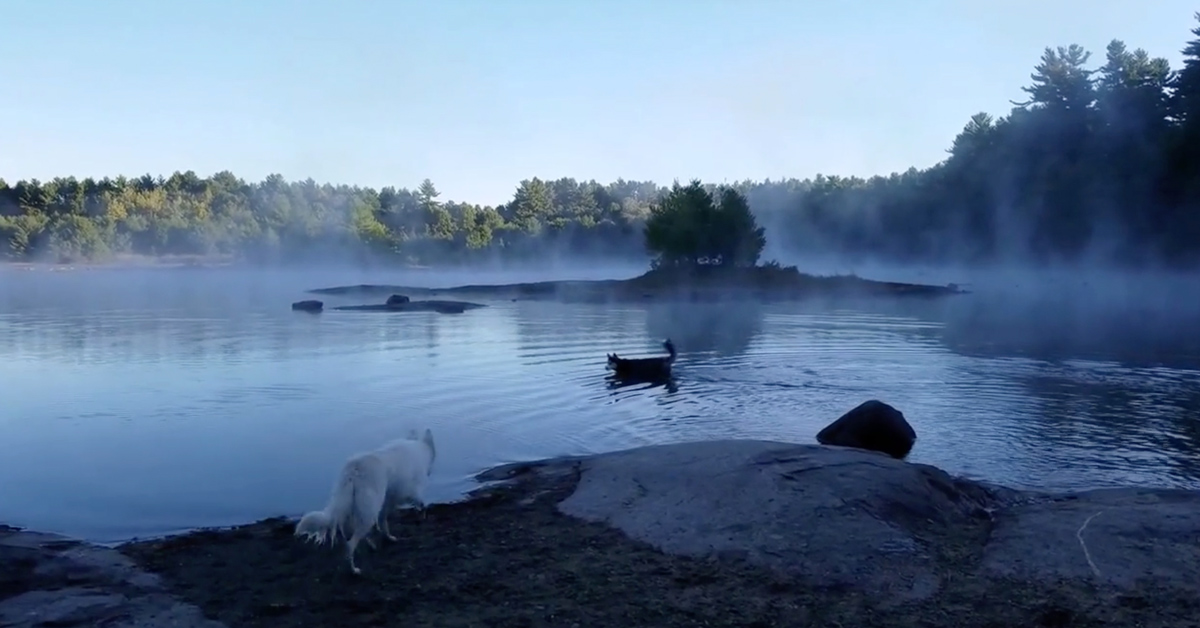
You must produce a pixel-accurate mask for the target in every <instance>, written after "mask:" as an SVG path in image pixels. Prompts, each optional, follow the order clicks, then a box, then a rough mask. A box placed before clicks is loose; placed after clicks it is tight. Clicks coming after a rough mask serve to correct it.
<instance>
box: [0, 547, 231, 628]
mask: <svg viewBox="0 0 1200 628" xmlns="http://www.w3.org/2000/svg"><path fill="white" fill-rule="evenodd" d="M0 626H4V628H35V627H41V626H82V627H86V626H96V627H99V626H108V627H116V626H120V627H122V628H152V627H159V626H173V627H176V628H222V627H223V624H221V623H219V622H215V621H211V620H208V619H205V618H204V616H203V614H202V613H201V612H200V610H199V609H197V608H196V607H195V606H192V605H189V604H185V603H183V602H181V601H179V600H178V599H176V598H175V597H173V596H171V595H170V594H168V593H167V592H166V590H165V589H164V588H163V586H162V584H161V583H160V581H159V579H158V577H157V576H154V575H152V574H149V573H146V572H145V571H142V570H141V569H139V568H138V567H137V566H136V565H135V564H134V563H133V561H131V560H129V559H128V558H126V557H125V556H123V555H122V554H120V553H119V552H117V551H116V550H114V549H108V548H104V547H99V546H95V545H89V544H87V543H83V542H80V541H74V540H71V539H67V538H64V537H60V536H56V535H52V534H42V533H37V532H27V531H23V530H19V529H17V528H11V527H7V526H0Z"/></svg>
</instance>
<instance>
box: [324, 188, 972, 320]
mask: <svg viewBox="0 0 1200 628" xmlns="http://www.w3.org/2000/svg"><path fill="white" fill-rule="evenodd" d="M644 235H645V243H646V249H647V250H648V251H650V252H651V253H653V254H654V255H655V257H654V260H653V262H652V267H651V269H650V270H649V271H648V272H646V273H644V274H642V275H639V276H637V277H633V278H631V279H611V280H598V281H541V282H533V283H517V284H500V285H482V284H480V285H465V286H455V287H451V288H419V287H414V286H395V285H374V284H359V285H353V286H335V287H329V288H316V289H313V290H309V292H310V293H313V294H322V295H340V296H350V295H354V296H382V295H385V294H395V293H405V294H419V295H428V296H434V295H453V296H465V295H472V296H477V297H487V298H493V299H524V300H530V299H555V300H562V301H583V302H604V301H630V300H647V299H687V300H694V301H704V300H717V299H723V298H735V299H747V298H757V299H763V300H766V299H801V298H811V297H862V296H866V297H878V296H887V297H899V296H904V297H943V296H950V295H955V294H962V293H964V292H965V291H964V290H962V289H961V288H959V287H958V286H956V285H954V284H950V285H946V286H937V285H928V284H910V283H899V282H887V281H872V280H869V279H863V278H861V277H857V276H854V275H839V276H826V277H821V276H815V275H809V274H805V273H802V272H800V270H799V269H798V268H796V267H795V266H781V265H779V264H778V263H776V262H768V263H766V264H760V263H759V259H760V258H761V256H762V252H763V249H764V248H765V247H766V243H767V240H766V235H765V230H764V229H763V228H762V227H760V226H758V223H757V221H756V220H755V218H754V214H753V213H752V212H751V211H750V205H749V204H748V203H747V201H746V198H745V196H743V195H742V194H741V193H740V192H738V191H737V190H735V189H733V188H728V187H722V188H718V189H717V190H716V193H715V194H714V193H713V192H710V191H709V190H708V189H707V188H706V187H705V186H704V184H702V183H701V182H700V181H699V180H693V181H692V182H691V183H690V184H688V185H686V186H682V185H680V184H678V183H676V184H675V185H674V186H673V187H672V188H671V190H670V191H669V192H668V193H667V194H666V195H665V196H664V197H663V198H662V199H661V200H660V201H659V202H657V203H656V204H654V205H653V206H652V208H651V212H650V217H649V219H648V220H647V221H646V226H645V229H644ZM354 307H356V308H362V307H376V308H378V307H381V306H354ZM340 309H345V308H340Z"/></svg>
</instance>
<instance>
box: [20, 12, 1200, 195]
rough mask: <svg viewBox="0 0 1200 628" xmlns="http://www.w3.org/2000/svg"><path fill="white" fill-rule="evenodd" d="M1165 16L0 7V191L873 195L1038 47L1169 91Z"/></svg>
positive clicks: (1012, 80) (1177, 42)
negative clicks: (334, 189) (857, 181)
mask: <svg viewBox="0 0 1200 628" xmlns="http://www.w3.org/2000/svg"><path fill="white" fill-rule="evenodd" d="M1197 10H1200V3H1198V2H1195V1H1194V0H1192V1H1184V0H1154V1H1153V2H1147V1H1142V2H1135V1H1133V0H1087V1H1085V0H1006V1H1005V2H980V1H967V0H903V1H900V0H886V1H885V0H872V1H867V0H837V1H834V0H823V1H815V0H814V1H810V2H804V1H801V0H736V1H735V0H422V1H417V0H338V1H337V2H334V1H332V0H324V1H321V0H240V1H236V2H235V1H233V0H204V1H200V0H171V1H169V2H168V1H165V0H157V1H151V0H105V1H104V2H85V1H84V0H0V16H2V18H0V19H2V24H0V178H3V179H5V180H7V181H9V182H10V183H12V182H15V181H17V180H20V179H29V178H39V179H48V178H52V177H55V176H76V177H86V176H92V177H102V176H117V175H122V174H123V175H126V176H139V175H141V174H145V173H152V174H155V175H158V174H163V175H169V174H170V173H171V172H174V171H177V170H178V171H186V170H194V171H195V172H196V173H197V174H200V175H202V176H206V175H209V174H212V173H215V172H219V171H222V170H229V171H232V172H233V173H234V174H236V175H238V176H241V177H243V178H246V179H250V180H260V179H262V178H264V177H265V176H266V175H268V174H271V173H279V174H282V175H283V176H284V177H286V178H288V179H305V178H309V177H311V178H313V179H315V180H317V181H318V182H330V183H347V184H353V185H368V186H372V187H381V186H385V185H394V186H397V187H410V188H415V187H416V186H417V185H418V184H419V183H420V182H421V180H422V179H424V178H429V179H431V180H432V181H433V182H434V184H435V185H436V186H437V187H438V189H439V190H441V191H442V198H443V199H444V200H457V201H465V202H472V203H481V204H498V203H502V202H506V201H507V200H509V199H510V198H511V197H512V193H513V191H514V190H515V188H516V186H517V184H518V183H519V182H520V181H521V180H523V179H529V178H532V177H541V178H543V179H554V178H558V177H575V178H577V179H581V180H587V179H595V180H597V181H600V182H602V183H607V182H609V181H613V180H616V179H618V178H625V179H636V180H646V179H649V180H654V181H657V182H659V183H663V184H669V183H670V182H671V181H672V180H676V179H678V180H680V181H684V182H686V181H687V180H690V179H693V178H699V179H702V180H704V181H707V182H716V183H720V182H724V181H728V182H733V181H738V180H742V179H764V178H772V179H780V178H786V177H797V178H808V177H812V176H814V175H816V174H818V173H824V174H838V175H844V176H848V175H858V176H871V175H874V174H888V173H891V172H895V171H903V170H906V169H908V168H909V167H911V166H916V167H918V168H924V167H928V166H931V165H933V164H935V163H937V162H939V161H941V160H942V159H943V158H944V157H945V156H946V153H945V150H946V149H947V148H948V147H949V146H950V143H951V141H952V140H953V138H954V136H955V135H956V134H957V133H958V132H959V131H960V130H961V129H962V127H963V125H964V124H966V122H967V120H968V118H969V117H970V116H971V115H972V114H974V113H976V112H979V111H987V112H989V113H992V114H993V115H1003V114H1006V113H1007V112H1008V110H1009V109H1010V108H1011V104H1010V103H1009V101H1010V100H1018V101H1019V100H1024V94H1023V93H1022V92H1021V87H1022V86H1025V85H1028V84H1029V82H1030V81H1029V75H1030V73H1031V72H1032V71H1033V67H1034V66H1035V65H1036V64H1037V62H1038V58H1039V57H1040V56H1041V54H1042V50H1043V49H1044V48H1045V47H1046V46H1059V45H1068V44H1071V43H1078V44H1081V45H1083V46H1084V47H1085V48H1087V49H1089V50H1091V51H1092V52H1093V57H1092V59H1093V65H1096V66H1098V65H1100V64H1101V63H1103V57H1104V47H1105V45H1107V43H1108V42H1109V41H1110V40H1111V39H1113V38H1118V39H1122V40H1123V41H1125V42H1126V44H1128V45H1129V47H1130V48H1131V49H1132V48H1138V47H1142V48H1145V49H1147V50H1148V51H1149V52H1150V53H1152V54H1153V55H1156V56H1163V57H1166V58H1167V59H1168V60H1170V61H1171V63H1172V66H1173V67H1178V65H1179V64H1180V60H1181V55H1180V50H1182V48H1183V46H1184V44H1185V43H1186V42H1187V41H1188V40H1190V39H1193V38H1194V36H1193V35H1192V34H1191V33H1190V30H1191V29H1192V28H1193V27H1194V26H1196V25H1197V22H1196V21H1195V19H1194V17H1193V14H1194V13H1195V12H1196V11H1197Z"/></svg>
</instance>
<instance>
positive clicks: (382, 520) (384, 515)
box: [379, 508, 396, 542]
mask: <svg viewBox="0 0 1200 628" xmlns="http://www.w3.org/2000/svg"><path fill="white" fill-rule="evenodd" d="M389 510H390V509H388V508H385V509H384V510H382V511H381V512H380V513H379V529H380V530H381V531H383V536H384V538H386V539H387V540H389V541H393V542H395V541H396V537H394V536H392V531H391V530H389V529H388V511H389Z"/></svg>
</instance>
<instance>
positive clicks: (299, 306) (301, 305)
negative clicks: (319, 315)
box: [292, 299, 325, 312]
mask: <svg viewBox="0 0 1200 628" xmlns="http://www.w3.org/2000/svg"><path fill="white" fill-rule="evenodd" d="M324 308H325V304H324V303H322V302H320V301H317V300H316V299H309V300H307V301H296V302H295V303H293V304H292V309H293V310H296V311H298V312H320V311H321V310H322V309H324Z"/></svg>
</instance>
